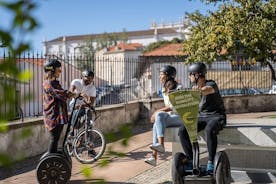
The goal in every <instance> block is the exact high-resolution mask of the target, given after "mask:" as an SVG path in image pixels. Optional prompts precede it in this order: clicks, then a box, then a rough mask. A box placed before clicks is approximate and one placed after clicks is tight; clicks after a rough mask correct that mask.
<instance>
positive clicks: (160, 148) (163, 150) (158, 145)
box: [149, 143, 165, 153]
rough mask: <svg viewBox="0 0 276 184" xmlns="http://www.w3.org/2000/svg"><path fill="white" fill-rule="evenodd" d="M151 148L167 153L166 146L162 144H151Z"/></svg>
mask: <svg viewBox="0 0 276 184" xmlns="http://www.w3.org/2000/svg"><path fill="white" fill-rule="evenodd" d="M149 147H150V149H152V150H154V151H157V152H160V153H165V148H164V146H163V145H162V144H159V143H158V144H155V145H150V146H149Z"/></svg>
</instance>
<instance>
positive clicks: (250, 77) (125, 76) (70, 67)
mask: <svg viewBox="0 0 276 184" xmlns="http://www.w3.org/2000/svg"><path fill="white" fill-rule="evenodd" d="M8 58H9V55H6V54H5V53H4V54H3V56H2V57H0V62H7V61H8ZM48 58H57V59H59V60H60V61H62V74H61V77H60V79H59V80H60V83H61V84H62V86H63V88H64V89H69V87H70V83H71V81H72V80H73V79H76V78H80V77H81V72H82V70H83V69H92V70H93V71H94V72H95V78H94V85H95V86H96V89H97V98H96V106H103V105H110V104H118V103H127V102H129V101H132V100H138V99H142V98H152V97H158V94H159V90H160V89H161V84H160V81H159V69H160V67H161V66H163V65H166V64H170V65H173V66H175V67H176V69H177V77H176V79H177V80H178V81H179V82H180V83H181V84H182V85H183V87H185V88H187V87H189V86H190V83H189V80H188V72H187V67H188V66H187V65H185V64H184V62H180V61H178V60H177V61H172V60H170V61H169V62H165V61H164V60H160V59H150V60H149V59H145V58H143V57H140V58H112V57H94V56H82V55H79V56H76V55H75V56H67V57H64V56H56V55H47V56H45V55H42V54H26V55H21V56H18V57H17V58H15V60H16V63H17V67H18V68H19V69H20V70H29V71H31V72H32V74H33V77H32V78H31V79H30V80H29V81H28V82H24V83H23V82H19V81H16V80H12V79H9V78H7V77H3V76H2V77H1V78H0V80H1V81H0V82H1V84H2V85H1V87H3V86H5V85H3V84H7V83H9V84H10V83H12V86H13V87H14V93H13V95H15V97H16V102H15V103H14V104H13V106H14V107H13V108H14V111H15V115H14V116H16V117H19V118H20V117H21V116H22V117H32V116H39V115H42V89H43V88H42V83H43V64H44V62H45V61H46V60H47V59H48ZM273 67H274V68H276V66H275V64H274V65H273ZM207 78H209V79H214V80H215V81H216V82H217V83H218V86H219V88H220V90H221V94H222V95H235V94H250V95H251V94H261V93H268V91H269V90H270V89H271V86H272V80H271V72H270V70H269V68H268V67H266V66H262V65H261V64H260V63H251V64H246V66H245V65H243V64H237V63H236V64H235V63H234V64H233V63H231V62H226V61H225V62H224V61H220V62H215V63H213V64H210V65H208V73H207ZM0 91H1V92H3V93H5V90H4V89H2V90H0ZM3 96H4V95H1V98H3ZM1 101H3V103H2V104H4V105H2V106H1V107H0V110H1V111H2V112H5V111H7V108H8V107H7V104H8V103H7V101H5V99H1Z"/></svg>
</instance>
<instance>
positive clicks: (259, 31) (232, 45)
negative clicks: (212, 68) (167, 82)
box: [183, 0, 276, 80]
mask: <svg viewBox="0 0 276 184" xmlns="http://www.w3.org/2000/svg"><path fill="white" fill-rule="evenodd" d="M202 1H203V0H202ZM205 2H207V3H210V2H220V1H215V0H209V1H205ZM187 16H188V18H189V19H190V20H191V22H192V27H191V35H190V37H189V38H188V40H187V41H185V42H184V44H183V45H184V50H185V52H186V53H188V61H189V62H193V61H205V62H208V63H211V62H213V61H216V60H217V59H218V58H222V59H227V60H231V61H233V60H237V59H243V60H244V59H245V60H248V61H257V62H261V63H262V64H263V65H266V64H268V65H269V66H270V68H272V67H271V64H270V63H269V62H270V61H274V62H275V57H274V55H273V50H275V49H276V41H275V40H276V1H275V0H232V1H231V0H229V1H227V0H222V2H221V5H220V7H219V9H218V10H217V11H214V12H209V14H208V15H206V16H204V15H202V14H200V13H199V12H195V13H191V14H187ZM273 78H274V80H276V79H275V76H273Z"/></svg>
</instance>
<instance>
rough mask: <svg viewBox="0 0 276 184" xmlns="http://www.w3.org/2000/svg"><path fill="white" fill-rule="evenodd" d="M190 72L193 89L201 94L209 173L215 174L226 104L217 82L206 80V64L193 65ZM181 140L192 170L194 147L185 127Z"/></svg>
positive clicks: (200, 122) (200, 119) (200, 127)
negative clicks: (219, 135) (218, 137)
mask: <svg viewBox="0 0 276 184" xmlns="http://www.w3.org/2000/svg"><path fill="white" fill-rule="evenodd" d="M188 71H189V79H190V81H191V83H192V89H195V90H199V91H200V92H201V101H200V103H199V113H198V132H200V131H202V130H204V129H205V136H206V141H207V149H208V153H209V156H208V163H207V173H208V174H213V170H214V164H213V161H214V158H215V155H216V149H217V135H218V133H219V131H221V130H222V129H223V127H224V126H225V125H226V114H225V108H224V103H223V99H222V97H221V95H220V93H219V89H218V86H217V84H216V82H215V81H213V80H207V79H206V78H205V75H206V73H207V68H206V65H205V64H204V63H201V62H197V63H193V64H191V65H190V66H189V68H188ZM179 138H180V141H181V145H182V147H183V150H184V151H185V153H186V156H187V158H188V159H189V160H190V161H189V162H188V164H187V167H189V168H192V159H193V152H192V145H191V141H190V139H189V135H188V132H187V130H186V128H185V127H184V126H182V127H181V128H180V129H179Z"/></svg>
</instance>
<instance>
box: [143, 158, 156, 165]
mask: <svg viewBox="0 0 276 184" xmlns="http://www.w3.org/2000/svg"><path fill="white" fill-rule="evenodd" d="M144 161H145V162H146V163H147V164H150V165H152V166H156V159H155V158H154V157H153V156H151V157H149V158H147V159H145V160H144Z"/></svg>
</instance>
